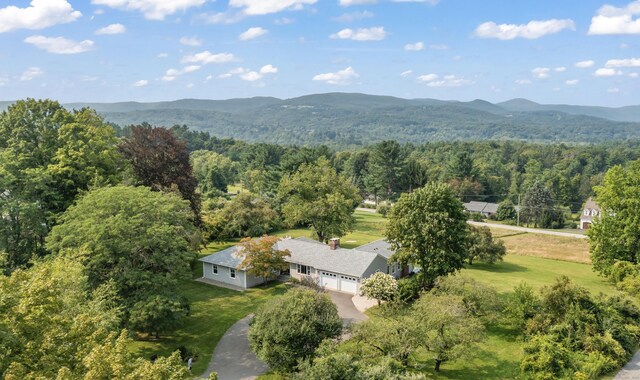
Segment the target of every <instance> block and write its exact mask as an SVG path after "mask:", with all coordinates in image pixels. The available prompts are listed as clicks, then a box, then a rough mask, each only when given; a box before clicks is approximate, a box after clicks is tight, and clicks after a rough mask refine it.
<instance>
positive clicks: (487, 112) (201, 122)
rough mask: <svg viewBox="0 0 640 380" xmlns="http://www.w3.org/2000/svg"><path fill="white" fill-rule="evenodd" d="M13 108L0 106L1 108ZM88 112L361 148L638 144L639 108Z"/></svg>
mask: <svg viewBox="0 0 640 380" xmlns="http://www.w3.org/2000/svg"><path fill="white" fill-rule="evenodd" d="M3 105H5V106H6V105H8V103H5V104H3V103H0V107H2V106H3ZM65 106H66V107H68V108H76V109H77V108H81V107H91V108H94V109H96V110H97V111H98V112H100V113H101V114H102V115H103V116H104V117H105V119H106V120H107V121H110V122H113V123H116V124H118V125H121V126H125V125H130V124H140V123H142V122H145V121H146V122H148V123H150V124H152V125H162V126H172V125H176V124H179V125H187V126H188V127H189V128H191V129H195V130H202V131H207V132H209V133H211V134H212V135H214V136H217V137H232V138H237V139H242V140H246V141H262V142H273V143H281V144H299V145H314V144H327V145H331V146H336V147H351V146H361V145H366V144H370V143H374V142H377V141H381V140H386V139H393V140H398V141H401V142H413V143H423V142H427V141H451V140H484V139H516V140H529V141H538V142H567V143H596V142H603V141H619V140H626V139H638V138H640V106H631V107H622V108H607V107H588V106H571V105H544V104H538V103H535V102H532V101H530V100H526V99H513V100H510V101H507V102H503V103H498V104H493V103H490V102H487V101H484V100H480V99H476V100H474V101H471V102H458V101H443V100H436V99H402V98H397V97H392V96H377V95H365V94H356V93H327V94H315V95H307V96H301V97H297V98H292V99H284V100H283V99H277V98H272V97H254V98H248V99H228V100H203V99H181V100H175V101H167V102H154V103H138V102H122V103H69V104H65Z"/></svg>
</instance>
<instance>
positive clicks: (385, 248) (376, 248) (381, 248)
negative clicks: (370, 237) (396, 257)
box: [356, 240, 395, 260]
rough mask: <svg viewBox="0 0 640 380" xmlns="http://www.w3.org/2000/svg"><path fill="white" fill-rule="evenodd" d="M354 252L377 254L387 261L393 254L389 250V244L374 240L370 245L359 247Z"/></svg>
mask: <svg viewBox="0 0 640 380" xmlns="http://www.w3.org/2000/svg"><path fill="white" fill-rule="evenodd" d="M356 251H362V252H371V253H377V254H378V255H380V256H382V257H384V258H385V259H387V260H389V258H391V255H393V254H394V253H395V252H394V251H392V250H391V244H389V243H387V242H386V241H385V240H376V241H374V242H372V243H369V244H365V245H361V246H359V247H358V248H356Z"/></svg>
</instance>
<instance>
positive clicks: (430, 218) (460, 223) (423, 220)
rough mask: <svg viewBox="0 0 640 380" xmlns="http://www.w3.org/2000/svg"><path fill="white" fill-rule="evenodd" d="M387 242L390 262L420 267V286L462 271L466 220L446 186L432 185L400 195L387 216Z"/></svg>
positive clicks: (461, 209) (465, 250) (465, 253)
mask: <svg viewBox="0 0 640 380" xmlns="http://www.w3.org/2000/svg"><path fill="white" fill-rule="evenodd" d="M388 218H389V224H388V226H387V231H386V235H387V240H388V241H389V243H391V246H392V248H393V249H394V250H395V251H396V253H395V254H394V256H393V257H392V259H393V260H397V261H399V262H401V263H410V264H413V265H415V266H418V267H420V276H421V278H422V284H423V286H428V285H430V284H432V283H433V281H435V279H436V278H437V277H438V276H445V275H447V274H449V273H453V272H455V271H457V270H459V269H461V268H462V266H463V264H464V260H465V259H466V257H467V246H466V240H467V235H468V229H467V217H466V215H465V213H464V210H463V207H462V202H460V200H458V198H457V197H456V196H455V195H454V194H453V191H452V190H451V188H450V187H449V186H448V185H444V184H438V183H431V184H428V185H427V186H425V187H423V188H420V189H417V190H415V191H414V192H412V193H406V194H402V196H400V199H399V200H398V202H397V203H396V204H395V205H394V206H393V208H392V209H391V212H390V213H389V216H388Z"/></svg>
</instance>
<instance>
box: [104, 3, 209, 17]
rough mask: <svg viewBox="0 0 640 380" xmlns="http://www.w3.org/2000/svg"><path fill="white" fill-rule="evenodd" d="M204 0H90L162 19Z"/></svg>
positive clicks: (197, 4) (195, 5)
mask: <svg viewBox="0 0 640 380" xmlns="http://www.w3.org/2000/svg"><path fill="white" fill-rule="evenodd" d="M205 1H206V0H171V1H168V0H91V3H93V4H95V5H106V6H108V7H111V8H116V9H123V10H127V11H139V12H142V14H143V15H144V17H145V18H146V19H149V20H164V18H165V17H167V16H169V15H172V14H174V13H176V12H179V11H186V10H187V9H189V8H192V7H199V6H200V5H202V4H204V3H205Z"/></svg>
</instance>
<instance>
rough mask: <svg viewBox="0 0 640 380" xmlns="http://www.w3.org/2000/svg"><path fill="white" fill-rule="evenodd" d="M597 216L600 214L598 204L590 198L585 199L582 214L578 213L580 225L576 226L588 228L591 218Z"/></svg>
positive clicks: (591, 221) (582, 228)
mask: <svg viewBox="0 0 640 380" xmlns="http://www.w3.org/2000/svg"><path fill="white" fill-rule="evenodd" d="M598 216H600V206H598V204H597V203H596V201H594V200H593V199H592V198H589V199H587V202H586V203H585V204H584V209H583V210H582V215H580V225H579V226H578V227H579V228H580V229H581V230H588V229H589V227H590V226H591V223H593V220H594V219H595V218H597V217H598Z"/></svg>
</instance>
